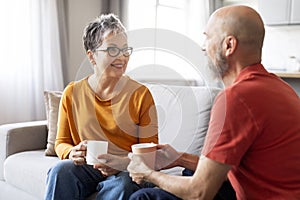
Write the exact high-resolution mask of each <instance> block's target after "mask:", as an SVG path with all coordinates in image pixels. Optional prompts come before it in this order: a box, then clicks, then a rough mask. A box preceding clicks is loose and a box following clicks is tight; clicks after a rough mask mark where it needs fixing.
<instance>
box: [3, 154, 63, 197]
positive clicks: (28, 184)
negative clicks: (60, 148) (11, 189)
mask: <svg viewBox="0 0 300 200" xmlns="http://www.w3.org/2000/svg"><path fill="white" fill-rule="evenodd" d="M58 160H59V159H58V157H50V156H45V155H44V150H36V151H26V152H22V153H16V154H13V155H11V156H9V157H8V158H7V159H6V160H5V162H4V179H5V181H6V182H7V183H8V184H11V185H13V186H15V187H17V188H19V189H21V190H23V191H25V192H27V193H29V194H31V195H33V196H36V197H37V198H38V199H43V198H44V192H45V187H46V177H47V172H48V170H49V169H50V167H51V166H52V165H53V164H55V163H56V162H58Z"/></svg>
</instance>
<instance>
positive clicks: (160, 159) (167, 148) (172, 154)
mask: <svg viewBox="0 0 300 200" xmlns="http://www.w3.org/2000/svg"><path fill="white" fill-rule="evenodd" d="M157 149H158V150H157V152H156V162H155V169H156V170H161V169H169V168H172V167H176V166H177V163H176V161H177V160H178V159H179V158H180V156H181V155H182V153H179V152H177V151H176V150H175V149H174V148H173V147H172V146H171V145H169V144H158V145H157Z"/></svg>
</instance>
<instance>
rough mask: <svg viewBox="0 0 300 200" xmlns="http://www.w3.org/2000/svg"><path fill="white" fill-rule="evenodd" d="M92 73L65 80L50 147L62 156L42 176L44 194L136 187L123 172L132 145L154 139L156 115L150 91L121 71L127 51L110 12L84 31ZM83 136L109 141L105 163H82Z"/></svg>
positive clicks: (124, 194) (103, 195)
mask: <svg viewBox="0 0 300 200" xmlns="http://www.w3.org/2000/svg"><path fill="white" fill-rule="evenodd" d="M83 43H84V48H85V51H86V54H87V57H88V59H89V60H90V62H91V64H92V65H93V68H94V73H93V74H92V75H90V76H88V77H86V78H84V79H82V80H80V81H76V82H72V83H70V84H69V85H68V86H67V87H66V88H65V90H64V93H63V96H62V99H61V103H60V110H59V122H58V133H57V138H56V143H55V150H56V153H57V155H58V156H59V158H60V159H61V161H60V162H58V163H57V164H56V165H55V166H53V167H52V168H51V169H50V170H49V172H48V177H47V189H46V194H45V199H47V200H50V199H55V200H59V199H62V200H71V199H72V200H73V199H85V198H86V197H88V196H90V195H91V194H93V193H95V192H98V194H97V197H96V198H97V199H114V200H116V199H128V198H129V196H130V195H131V194H132V193H133V192H134V191H136V190H138V189H139V186H138V185H137V184H135V183H134V182H132V180H131V178H130V177H129V175H128V172H126V171H125V170H126V168H127V165H128V163H129V159H128V157H127V154H128V152H130V151H131V145H132V144H136V143H143V142H153V143H157V142H158V136H157V114H156V109H155V106H154V101H153V98H152V96H151V93H150V92H149V90H148V89H147V88H146V87H145V86H143V85H141V84H140V83H138V82H136V81H134V80H132V79H130V78H129V77H128V76H126V75H124V72H125V70H126V67H127V63H128V61H129V56H130V55H131V53H132V47H129V46H128V44H127V35H126V33H125V28H124V26H123V25H122V23H121V22H120V20H119V19H118V18H117V17H116V16H115V15H113V14H108V15H101V16H100V17H98V18H96V19H95V20H94V21H92V22H91V23H90V24H89V25H88V26H87V27H86V28H85V30H84V35H83ZM86 140H103V141H108V143H109V144H108V154H104V155H99V156H98V158H99V159H105V160H106V162H105V163H97V164H94V165H87V164H86V160H85V156H86Z"/></svg>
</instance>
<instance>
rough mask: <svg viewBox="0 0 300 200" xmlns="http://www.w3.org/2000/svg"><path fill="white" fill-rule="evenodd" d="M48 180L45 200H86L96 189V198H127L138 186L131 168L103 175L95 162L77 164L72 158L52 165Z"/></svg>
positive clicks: (119, 199) (98, 199) (120, 199)
mask: <svg viewBox="0 0 300 200" xmlns="http://www.w3.org/2000/svg"><path fill="white" fill-rule="evenodd" d="M46 183H47V188H46V193H45V200H54V199H55V200H84V199H85V198H87V197H88V196H90V195H91V194H93V193H94V192H97V191H98V194H97V200H100V199H101V200H103V199H115V200H124V199H128V198H129V196H130V195H131V194H132V193H133V192H135V191H136V190H138V189H139V186H138V185H137V184H136V183H134V182H132V180H131V178H130V177H129V175H128V172H120V173H118V174H116V175H113V176H109V177H108V178H104V177H103V176H102V174H101V173H100V171H99V170H97V169H94V168H93V166H90V165H81V166H76V165H74V163H73V161H71V160H62V161H60V162H58V164H56V165H55V166H53V167H52V168H51V169H50V170H49V172H48V177H47V181H46Z"/></svg>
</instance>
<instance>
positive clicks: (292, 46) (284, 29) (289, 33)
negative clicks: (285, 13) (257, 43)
mask: <svg viewBox="0 0 300 200" xmlns="http://www.w3.org/2000/svg"><path fill="white" fill-rule="evenodd" d="M290 56H295V57H297V58H298V59H300V26H296V25H291V26H266V36H265V41H264V46H263V55H262V63H263V64H264V65H265V67H266V68H270V69H285V67H286V65H287V61H288V58H289V57H290Z"/></svg>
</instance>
